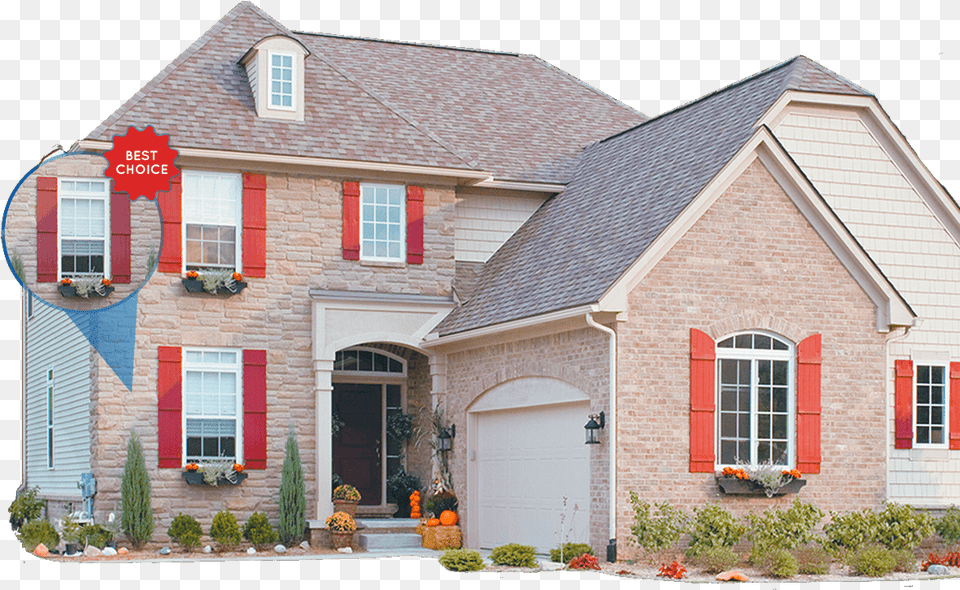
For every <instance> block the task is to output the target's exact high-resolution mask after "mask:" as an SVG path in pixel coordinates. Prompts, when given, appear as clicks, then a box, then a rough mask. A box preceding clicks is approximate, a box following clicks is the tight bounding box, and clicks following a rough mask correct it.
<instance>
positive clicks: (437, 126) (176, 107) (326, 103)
mask: <svg viewBox="0 0 960 590" xmlns="http://www.w3.org/2000/svg"><path fill="white" fill-rule="evenodd" d="M277 34H282V35H286V36H289V37H291V38H293V39H295V40H297V41H298V42H300V43H302V44H303V45H304V46H305V47H306V48H307V49H308V50H309V51H310V52H311V55H310V56H308V57H307V58H306V60H305V61H304V69H305V72H304V81H305V90H304V92H305V96H304V106H305V112H304V121H303V122H293V121H290V122H288V121H280V120H276V119H261V118H259V117H257V116H256V109H255V107H254V104H253V95H252V93H251V90H250V85H249V81H248V79H247V74H246V70H245V69H244V67H243V66H242V65H240V64H239V63H238V62H239V60H240V59H241V57H242V56H243V55H244V54H245V53H246V52H247V51H248V50H249V49H250V48H251V47H252V46H253V45H254V44H255V43H257V42H258V41H259V40H260V39H263V38H264V37H268V36H272V35H277ZM644 120H646V117H645V116H643V115H642V114H640V113H638V112H636V111H634V110H633V109H631V108H629V107H627V106H626V105H623V104H622V103H619V102H617V101H615V100H613V99H612V98H610V97H608V96H606V95H603V94H601V93H599V92H598V91H596V90H594V89H592V88H590V87H588V86H586V85H585V84H582V83H581V82H579V81H577V80H576V79H574V78H572V77H571V76H569V75H567V74H565V73H563V72H561V71H560V70H557V69H556V68H553V67H552V66H549V65H548V64H546V63H545V62H542V61H540V60H538V59H536V58H533V57H529V56H522V55H516V54H509V53H495V52H485V51H473V50H460V49H455V48H440V47H433V46H427V45H414V44H404V43H391V42H383V41H373V40H366V39H351V38H346V37H337V36H330V35H313V34H307V33H295V32H293V31H290V30H289V29H287V28H286V27H284V26H283V25H281V24H280V23H278V22H277V21H275V20H274V19H273V18H271V17H270V16H269V15H267V14H266V13H264V12H263V11H262V10H260V9H259V8H258V7H256V6H254V5H253V4H251V3H249V2H242V3H240V4H238V5H237V6H236V7H234V8H233V10H231V11H230V12H229V13H227V14H226V15H225V16H224V17H223V18H222V19H220V21H218V22H217V23H216V24H215V25H214V26H213V27H212V28H211V29H210V30H209V31H207V32H206V33H205V34H204V35H203V36H202V37H201V38H200V39H198V40H197V41H196V42H195V43H194V44H193V45H191V46H190V47H189V48H188V49H187V50H186V51H184V52H183V54H181V55H180V56H179V57H177V59H175V60H174V61H173V62H172V63H171V64H170V65H168V66H167V67H166V68H165V69H164V70H163V71H162V72H161V73H160V74H158V75H157V76H156V77H155V78H154V79H153V80H151V81H150V82H149V83H147V84H146V86H144V87H143V89H141V90H140V92H138V93H137V94H136V95H134V97H133V98H131V99H130V100H129V101H127V102H126V103H125V104H124V105H123V106H121V107H120V109H118V110H117V111H116V112H115V113H114V114H113V115H111V116H110V117H108V118H107V119H106V120H105V121H104V122H103V123H102V124H100V125H99V126H98V127H97V128H96V129H95V130H94V131H93V132H92V133H91V134H90V135H88V136H87V138H86V139H88V140H102V141H109V140H110V139H111V138H112V137H113V136H114V135H117V134H122V133H125V132H126V130H127V127H128V126H131V125H132V126H135V127H139V128H142V127H144V126H145V125H148V124H149V125H153V126H154V127H155V128H156V129H157V130H158V132H161V133H165V134H168V135H170V138H171V140H170V144H171V147H175V148H198V149H214V150H225V151H235V152H247V153H261V154H275V155H295V156H305V157H317V158H332V159H342V160H359V161H365V162H382V163H390V164H408V165H421V166H434V167H443V168H453V169H465V170H483V171H487V172H490V173H492V174H493V175H494V176H495V177H496V178H497V179H503V180H515V179H516V180H525V181H530V182H545V183H556V182H563V181H565V180H566V179H567V177H568V176H569V173H570V172H571V171H572V170H573V163H574V161H575V159H576V157H577V155H578V154H579V153H580V151H581V149H582V147H583V146H584V145H585V144H587V143H590V142H592V141H596V140H598V139H601V138H603V137H606V136H608V135H610V134H611V133H616V132H618V131H621V130H623V129H626V128H628V127H630V126H632V125H636V124H637V123H639V122H642V121H644ZM533 143H537V144H538V146H537V149H535V148H534V147H533V146H532V145H531V144H533ZM541 147H542V149H541Z"/></svg>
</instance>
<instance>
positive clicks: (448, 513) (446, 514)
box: [440, 510, 457, 526]
mask: <svg viewBox="0 0 960 590" xmlns="http://www.w3.org/2000/svg"><path fill="white" fill-rule="evenodd" d="M440 524H442V525H444V526H453V525H455V524H457V513H456V512H454V511H452V510H444V511H443V512H441V513H440Z"/></svg>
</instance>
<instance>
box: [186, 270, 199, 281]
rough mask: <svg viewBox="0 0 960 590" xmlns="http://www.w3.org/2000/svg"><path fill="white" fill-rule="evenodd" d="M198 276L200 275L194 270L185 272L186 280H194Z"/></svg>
mask: <svg viewBox="0 0 960 590" xmlns="http://www.w3.org/2000/svg"><path fill="white" fill-rule="evenodd" d="M199 276H200V273H198V272H197V271H195V270H189V271H187V278H188V279H195V278H197V277H199Z"/></svg>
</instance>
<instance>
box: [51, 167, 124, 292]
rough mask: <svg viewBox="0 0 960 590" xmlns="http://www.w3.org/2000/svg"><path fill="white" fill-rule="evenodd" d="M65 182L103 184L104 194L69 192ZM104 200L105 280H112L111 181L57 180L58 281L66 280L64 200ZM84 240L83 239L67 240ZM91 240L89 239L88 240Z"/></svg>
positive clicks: (91, 179)
mask: <svg viewBox="0 0 960 590" xmlns="http://www.w3.org/2000/svg"><path fill="white" fill-rule="evenodd" d="M64 182H102V183H103V184H104V192H103V193H99V194H98V193H78V192H71V191H67V190H65V189H64V188H63V183H64ZM64 197H66V198H70V199H102V200H103V278H106V279H112V278H113V275H112V274H111V270H112V269H111V268H110V238H111V236H110V181H109V180H106V179H104V178H102V177H101V178H57V280H58V281H59V280H61V279H63V278H64V275H63V199H64ZM67 239H83V238H67ZM88 239H89V238H88ZM71 274H73V275H76V273H71ZM89 276H90V277H91V278H93V277H99V276H100V275H98V274H94V273H90V274H89ZM74 278H75V277H74Z"/></svg>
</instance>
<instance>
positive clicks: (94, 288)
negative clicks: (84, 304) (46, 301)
mask: <svg viewBox="0 0 960 590" xmlns="http://www.w3.org/2000/svg"><path fill="white" fill-rule="evenodd" d="M113 290H114V287H113V285H111V284H110V279H106V278H96V277H94V278H85V279H61V280H60V284H59V285H57V291H59V292H60V295H61V296H62V297H83V298H84V299H89V298H90V297H101V298H102V297H107V296H108V295H110V294H111V293H113Z"/></svg>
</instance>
